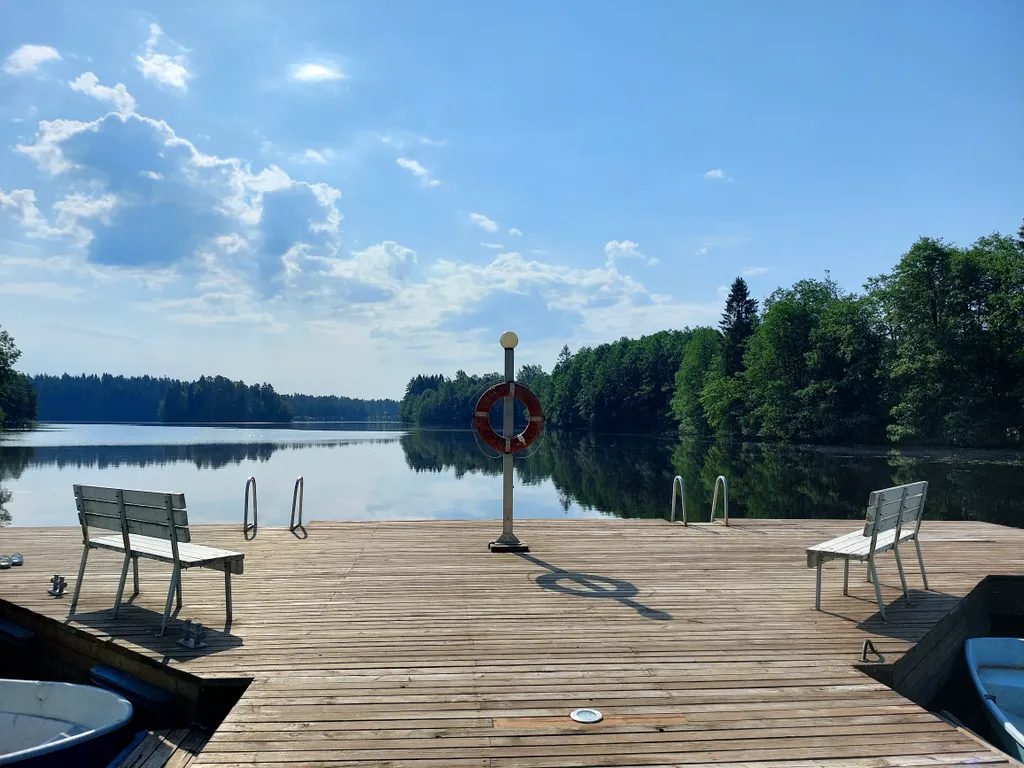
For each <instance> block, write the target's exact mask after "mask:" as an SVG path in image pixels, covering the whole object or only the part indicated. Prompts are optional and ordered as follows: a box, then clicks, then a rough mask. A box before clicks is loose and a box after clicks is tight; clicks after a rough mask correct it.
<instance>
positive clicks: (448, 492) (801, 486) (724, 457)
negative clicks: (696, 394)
mask: <svg viewBox="0 0 1024 768" xmlns="http://www.w3.org/2000/svg"><path fill="white" fill-rule="evenodd" d="M516 471H517V478H516V497H515V499H516V515H517V516H521V517H565V516H569V517H594V516H601V515H615V516H619V517H666V516H667V515H668V509H669V499H670V496H671V481H672V477H673V476H675V475H677V474H679V475H682V476H683V477H684V478H685V480H686V496H687V507H688V510H689V515H690V518H691V519H698V520H707V519H708V516H709V511H710V505H711V493H712V490H713V488H714V482H715V478H716V477H717V476H718V475H720V474H723V475H725V476H726V477H727V478H728V480H729V496H730V500H729V501H730V515H731V516H734V517H758V518H765V517H830V518H837V517H845V518H858V517H862V516H863V514H864V505H865V504H866V502H867V496H868V494H869V492H870V491H871V490H873V489H876V488H885V487H888V486H892V485H898V484H901V483H906V482H910V481H913V480H928V481H929V482H930V484H931V485H930V487H929V493H928V506H927V511H926V517H927V518H932V519H957V520H959V519H970V520H988V521H991V522H998V523H1003V524H1006V525H1013V526H1017V527H1024V455H1022V454H1019V453H1009V452H968V453H955V452H950V451H942V450H929V451H896V450H889V449H885V448H882V449H852V448H829V447H813V448H811V447H800V446H780V445H767V444H725V445H723V444H719V443H708V442H697V441H694V440H683V441H680V440H678V439H670V438H661V437H650V436H643V437H641V436H621V435H591V434H585V433H554V432H553V433H550V434H547V435H545V436H544V437H543V438H542V442H541V443H540V444H539V447H538V448H537V450H536V452H535V453H534V454H533V455H532V456H530V457H529V458H525V459H517V460H516ZM500 474H501V461H500V459H494V458H490V457H488V456H485V455H484V454H483V453H482V452H481V450H480V449H479V448H478V447H477V445H476V443H475V441H474V439H473V434H472V433H471V432H470V431H468V430H467V431H452V430H406V429H398V428H396V427H395V426H394V425H392V426H384V427H380V426H375V425H344V426H343V425H317V426H315V427H294V426H290V427H280V428H279V427H271V426H267V425H239V426H225V427H221V426H218V427H205V426H145V425H123V424H117V425H114V424H88V425H44V426H42V427H41V428H39V429H35V430H32V431H29V432H15V433H5V434H3V435H0V501H2V500H3V499H4V498H5V497H8V496H9V500H8V501H6V503H5V504H3V506H4V511H3V512H0V518H2V520H3V522H4V523H6V524H11V525H76V524H77V517H76V514H75V505H74V500H73V496H72V491H71V486H72V484H73V483H85V484H91V485H107V486H117V487H122V488H142V489H149V490H161V491H182V492H184V493H185V494H186V498H187V499H188V502H189V519H190V521H194V522H197V523H214V522H217V523H239V524H241V520H242V504H243V493H244V488H245V481H246V479H247V478H248V477H249V476H250V475H252V476H254V477H256V479H257V484H258V493H259V515H260V524H261V525H286V524H287V523H288V518H289V514H290V510H291V494H292V488H293V484H294V482H295V478H296V477H298V476H299V475H303V476H304V477H305V519H306V521H310V520H401V519H424V518H445V519H465V518H494V519H497V518H500V517H501V480H500ZM5 491H6V493H5Z"/></svg>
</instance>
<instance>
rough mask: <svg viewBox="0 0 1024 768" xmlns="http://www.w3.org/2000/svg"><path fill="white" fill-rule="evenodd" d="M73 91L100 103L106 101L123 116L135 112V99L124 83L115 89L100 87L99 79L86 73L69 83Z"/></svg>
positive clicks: (90, 73)
mask: <svg viewBox="0 0 1024 768" xmlns="http://www.w3.org/2000/svg"><path fill="white" fill-rule="evenodd" d="M68 85H69V86H71V90H72V91H78V92H79V93H84V94H85V95H86V96H92V97H93V98H94V99H98V100H99V101H105V102H108V103H110V104H113V105H114V108H115V109H116V110H117V111H118V112H120V113H121V114H124V115H127V114H131V113H132V112H134V111H135V99H134V98H132V95H131V94H130V93H128V89H127V88H125V87H124V83H118V84H117V85H115V86H114V87H113V88H111V87H109V86H106V85H100V81H99V78H98V77H96V75H94V74H93V73H92V72H84V73H83V74H81V75H79V76H78V77H77V78H76V79H74V80H70V81H68Z"/></svg>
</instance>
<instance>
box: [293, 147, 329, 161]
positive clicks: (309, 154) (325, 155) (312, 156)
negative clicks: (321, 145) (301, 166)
mask: <svg viewBox="0 0 1024 768" xmlns="http://www.w3.org/2000/svg"><path fill="white" fill-rule="evenodd" d="M333 155H334V153H333V152H331V150H329V149H324V150H319V151H318V150H315V149H307V150H306V151H305V152H303V153H302V155H300V156H299V157H298V158H296V159H297V160H299V161H300V162H304V163H313V164H315V165H327V163H329V162H330V161H331V158H332V157H333Z"/></svg>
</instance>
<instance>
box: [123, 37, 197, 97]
mask: <svg viewBox="0 0 1024 768" xmlns="http://www.w3.org/2000/svg"><path fill="white" fill-rule="evenodd" d="M158 46H160V47H163V48H165V49H168V48H170V49H173V50H174V53H170V54H168V53H157V47H158ZM187 52H188V49H186V48H183V47H182V46H180V45H178V44H177V43H175V42H174V41H173V40H171V39H170V38H169V37H167V36H166V35H164V33H163V30H162V29H160V25H159V24H150V25H149V38H148V39H147V40H146V50H145V53H143V54H142V55H141V56H136V57H135V61H136V63H137V64H138V68H139V71H140V72H141V73H142V76H143V77H145V78H146V79H147V80H155V81H156V82H158V83H160V84H161V85H166V86H170V87H171V88H176V89H178V90H179V91H187V90H188V80H189V78H190V77H192V73H191V72H189V69H188V66H189V64H188V59H187V58H186V56H185V54H186V53H187Z"/></svg>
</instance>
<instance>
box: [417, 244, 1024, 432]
mask: <svg viewBox="0 0 1024 768" xmlns="http://www.w3.org/2000/svg"><path fill="white" fill-rule="evenodd" d="M499 379H500V376H498V374H496V373H492V374H485V375H482V376H473V375H468V374H466V373H465V372H464V371H459V372H457V373H456V375H455V377H454V378H449V377H446V376H443V375H433V376H416V377H414V378H413V379H411V380H410V382H409V384H408V385H407V387H406V391H405V396H404V397H403V398H402V401H401V403H400V405H399V415H400V417H401V418H402V420H403V421H407V422H412V423H418V424H435V425H446V426H468V425H469V423H470V421H471V417H472V408H473V405H474V403H475V399H476V397H477V396H478V395H479V394H480V392H481V391H482V390H483V389H484V388H486V386H487V385H488V384H490V383H493V382H494V381H497V380H499ZM517 379H518V380H519V381H521V382H522V383H524V384H526V385H527V386H528V387H530V388H531V389H532V390H533V391H534V392H535V393H536V394H537V395H538V396H539V397H540V398H541V402H542V404H543V406H544V410H545V414H546V416H547V419H548V424H549V425H550V426H552V427H556V428H557V427H562V428H587V429H593V430H602V431H616V432H634V433H649V432H672V431H678V432H679V433H680V434H682V435H692V436H696V437H718V438H725V439H738V440H785V441H793V442H807V443H834V444H851V443H865V444H878V443H883V442H893V443H901V444H921V445H954V446H976V447H1020V446H1021V445H1022V444H1024V226H1022V227H1021V229H1020V231H1019V233H1018V236H1017V237H1016V238H1014V237H1009V236H1003V235H999V234H993V235H989V236H986V237H982V238H980V239H979V240H977V241H976V242H975V243H973V244H972V245H970V246H967V247H958V246H955V245H952V244H948V243H945V242H943V241H942V240H936V239H933V238H921V239H919V240H918V241H917V242H916V243H914V244H913V246H912V247H911V248H910V250H909V251H907V253H905V254H904V255H903V256H902V257H901V259H900V260H899V262H898V263H897V264H896V266H895V267H894V268H893V269H892V270H891V271H890V272H889V273H887V274H883V275H879V276H877V277H873V278H871V279H870V280H868V282H867V284H866V285H865V286H864V291H863V292H861V293H847V292H845V291H843V290H842V289H841V288H840V286H839V285H838V284H837V283H836V282H835V281H834V280H832V279H831V278H830V277H829V276H828V273H827V272H826V274H825V276H824V277H823V278H822V279H807V280H801V281H799V282H797V283H795V284H794V285H792V286H790V287H788V288H779V289H777V290H775V291H774V292H773V293H771V295H769V296H768V297H767V298H766V299H765V300H764V302H763V306H761V303H760V302H758V301H757V300H756V299H754V298H752V297H751V296H750V291H749V288H748V286H747V284H746V282H745V281H744V280H743V279H742V278H737V279H736V280H735V281H734V283H733V284H732V288H731V290H730V293H729V297H728V300H727V303H726V308H725V312H724V313H723V317H722V320H721V322H720V323H719V325H718V327H717V328H712V327H700V328H695V329H684V330H682V331H661V332H659V333H655V334H652V335H650V336H644V337H642V338H640V339H627V338H623V339H620V340H618V341H616V342H612V343H608V344H601V345H598V346H596V347H583V348H581V349H579V350H577V351H576V352H575V353H573V352H571V351H570V350H569V348H568V347H563V349H562V352H561V354H560V355H559V357H558V360H557V362H556V363H555V366H554V368H553V370H552V371H551V373H550V374H548V373H545V372H544V371H543V370H541V368H540V367H539V366H524V367H523V368H521V369H520V370H519V372H518V376H517Z"/></svg>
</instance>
